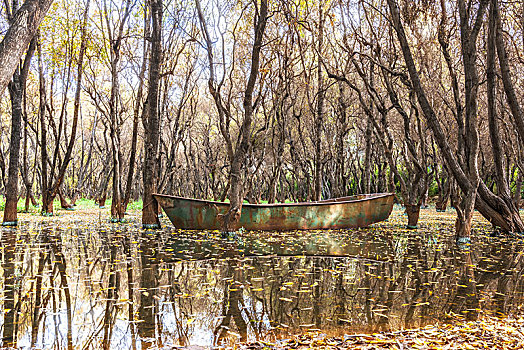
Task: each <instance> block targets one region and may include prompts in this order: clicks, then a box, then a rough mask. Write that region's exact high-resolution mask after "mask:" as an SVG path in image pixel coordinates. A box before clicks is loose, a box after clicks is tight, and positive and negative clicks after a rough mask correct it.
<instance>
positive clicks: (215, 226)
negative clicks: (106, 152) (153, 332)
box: [153, 193, 394, 231]
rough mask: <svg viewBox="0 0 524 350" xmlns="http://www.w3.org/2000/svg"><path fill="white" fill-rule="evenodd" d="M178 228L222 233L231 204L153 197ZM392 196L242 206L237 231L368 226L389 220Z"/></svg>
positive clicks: (379, 195)
mask: <svg viewBox="0 0 524 350" xmlns="http://www.w3.org/2000/svg"><path fill="white" fill-rule="evenodd" d="M153 196H154V197H155V198H156V200H157V201H158V203H159V204H160V206H161V207H162V209H164V211H165V213H166V215H167V216H168V217H169V219H170V220H171V222H172V223H173V225H174V226H175V228H179V229H187V230H220V228H221V226H222V222H221V216H222V215H224V214H225V213H226V212H227V211H228V210H229V203H225V202H216V201H208V200H203V199H191V198H184V197H176V196H169V195H164V194H153ZM393 199H394V195H393V194H392V193H375V194H361V195H356V196H350V197H341V198H334V199H326V200H321V201H317V202H301V203H275V204H248V203H246V204H243V205H242V212H241V215H240V219H239V221H238V223H237V226H236V227H234V229H235V230H238V229H240V228H244V229H245V230H248V231H292V230H320V229H345V228H358V227H367V226H369V225H371V224H374V223H377V222H380V221H384V220H386V219H387V218H388V217H389V215H390V214H391V211H392V209H393Z"/></svg>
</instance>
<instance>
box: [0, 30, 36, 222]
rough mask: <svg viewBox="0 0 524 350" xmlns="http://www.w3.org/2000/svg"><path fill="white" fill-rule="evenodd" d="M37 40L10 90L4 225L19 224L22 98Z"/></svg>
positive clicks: (16, 73) (17, 72) (33, 42)
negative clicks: (9, 125) (9, 126)
mask: <svg viewBox="0 0 524 350" xmlns="http://www.w3.org/2000/svg"><path fill="white" fill-rule="evenodd" d="M35 45H36V42H35V41H34V40H33V41H32V42H31V45H30V46H29V49H28V51H27V54H26V57H25V60H24V63H23V66H22V67H20V70H19V71H18V70H17V71H16V72H15V73H14V75H13V81H12V82H11V84H10V88H9V92H10V96H11V139H10V142H9V168H8V178H7V185H6V187H5V199H6V201H5V209H4V218H3V222H2V225H3V226H16V225H17V224H18V213H17V204H18V172H19V168H20V139H21V129H22V113H23V111H22V98H23V95H24V90H25V85H26V81H27V75H28V74H29V66H30V62H31V58H32V57H33V53H34V51H35Z"/></svg>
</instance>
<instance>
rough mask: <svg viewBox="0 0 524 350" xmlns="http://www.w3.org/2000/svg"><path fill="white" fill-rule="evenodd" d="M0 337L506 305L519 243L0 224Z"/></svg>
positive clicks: (105, 344) (207, 342) (53, 344)
mask: <svg viewBox="0 0 524 350" xmlns="http://www.w3.org/2000/svg"><path fill="white" fill-rule="evenodd" d="M0 233H1V242H0V243H1V247H0V249H1V253H2V261H1V269H2V279H1V284H2V290H3V293H1V294H0V295H1V297H2V303H1V305H0V307H1V308H2V310H1V315H3V316H2V317H1V319H0V322H1V331H2V337H3V339H2V341H3V343H2V345H3V346H14V347H19V348H25V349H29V348H38V349H42V348H46V349H47V348H52V349H72V348H74V349H100V348H114V349H146V348H171V347H173V346H188V345H197V346H221V345H222V346H229V345H234V344H235V343H237V342H253V341H262V342H267V343H275V342H278V340H279V339H285V338H286V337H288V338H289V337H290V336H291V335H293V334H298V333H300V332H306V331H308V330H317V329H318V330H322V331H323V332H325V333H328V334H338V335H343V334H351V333H361V332H376V331H381V330H395V329H402V328H409V327H416V326H421V325H425V324H429V323H434V322H436V321H437V320H438V321H443V320H445V319H446V317H449V316H450V315H455V317H456V315H462V316H464V317H465V318H467V319H475V318H476V317H477V316H478V315H479V314H480V313H490V314H500V315H506V314H517V313H519V312H520V309H521V308H522V306H523V304H524V303H523V302H524V299H523V294H522V293H523V291H524V284H523V283H524V280H523V279H521V276H522V274H523V272H524V264H523V254H522V253H523V249H522V248H523V244H522V243H521V242H520V241H518V240H514V239H513V240H510V239H505V238H496V237H489V236H488V235H484V234H479V235H478V236H475V237H473V239H472V244H471V245H470V246H460V247H459V246H457V245H456V244H455V242H454V240H453V236H452V235H451V234H448V233H446V232H443V231H436V232H433V233H428V232H424V230H419V231H418V232H417V231H407V230H403V229H401V227H400V226H399V227H398V228H396V229H393V230H391V229H382V228H381V226H377V227H375V228H370V229H361V230H349V231H316V232H301V233H287V234H279V233H273V234H268V233H256V234H254V233H244V234H242V235H241V236H240V237H239V238H228V239H223V238H221V237H220V235H218V234H216V233H199V232H187V231H186V232H180V231H177V230H175V229H169V228H166V229H165V230H163V231H159V232H153V231H143V230H140V229H138V228H136V227H134V226H133V224H127V225H121V226H118V225H115V226H109V225H108V224H105V225H98V226H97V225H95V224H93V225H85V224H82V223H78V224H75V225H72V226H71V227H67V228H65V227H63V225H62V226H58V224H26V225H25V226H24V225H23V226H21V227H20V228H19V229H17V230H13V229H1V230H0Z"/></svg>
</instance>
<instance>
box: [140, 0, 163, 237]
mask: <svg viewBox="0 0 524 350" xmlns="http://www.w3.org/2000/svg"><path fill="white" fill-rule="evenodd" d="M149 5H150V7H151V17H152V20H153V25H152V30H151V56H150V61H149V62H150V63H149V91H148V95H147V101H146V104H147V105H146V106H144V108H147V113H144V114H143V119H142V123H143V125H144V134H145V135H144V165H143V170H142V171H143V181H144V195H143V203H144V204H143V209H142V226H143V227H144V228H151V229H158V228H160V220H159V219H158V203H157V201H156V199H155V198H154V197H153V193H154V192H155V191H156V185H157V176H156V174H157V171H156V169H157V153H158V144H159V139H160V135H159V134H160V130H159V128H160V114H159V111H158V86H159V82H160V67H161V64H162V0H150V2H149Z"/></svg>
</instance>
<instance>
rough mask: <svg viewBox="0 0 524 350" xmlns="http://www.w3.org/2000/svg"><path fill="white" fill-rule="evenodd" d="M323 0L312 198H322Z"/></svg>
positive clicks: (319, 29)
mask: <svg viewBox="0 0 524 350" xmlns="http://www.w3.org/2000/svg"><path fill="white" fill-rule="evenodd" d="M323 7H324V2H323V1H319V2H318V11H319V20H318V52H317V55H318V57H317V60H318V62H317V106H316V107H317V109H316V113H315V184H314V186H315V188H314V191H313V192H314V196H315V198H314V200H315V201H320V200H322V152H321V151H322V127H323V124H324V97H325V96H324V95H325V91H324V86H323V85H324V84H323V79H322V63H321V60H322V57H321V55H322V44H323V37H324V35H323V34H324V16H323Z"/></svg>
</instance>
